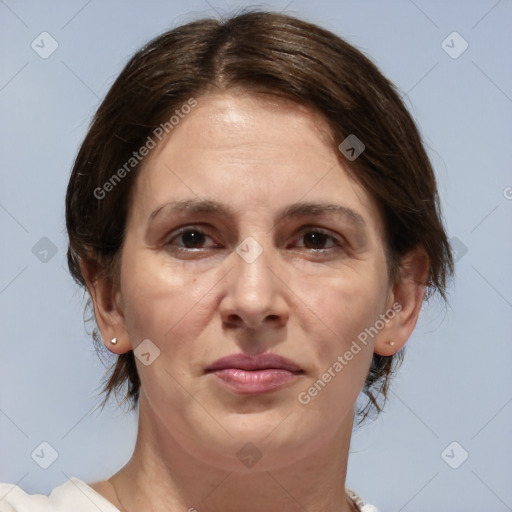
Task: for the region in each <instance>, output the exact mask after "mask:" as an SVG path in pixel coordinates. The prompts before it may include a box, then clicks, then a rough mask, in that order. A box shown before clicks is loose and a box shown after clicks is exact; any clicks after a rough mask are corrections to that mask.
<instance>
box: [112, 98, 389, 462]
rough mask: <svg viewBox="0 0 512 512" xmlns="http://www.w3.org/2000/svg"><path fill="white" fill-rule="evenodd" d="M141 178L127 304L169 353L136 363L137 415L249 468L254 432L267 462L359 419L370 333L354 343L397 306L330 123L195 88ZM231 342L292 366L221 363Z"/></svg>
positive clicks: (373, 216) (265, 102)
mask: <svg viewBox="0 0 512 512" xmlns="http://www.w3.org/2000/svg"><path fill="white" fill-rule="evenodd" d="M334 147H335V146H334ZM135 187H136V188H135V194H134V196H133V197H134V199H133V202H132V204H131V210H130V215H129V218H128V222H127V230H126V236H125V242H124V246H123V250H122V259H121V275H120V288H119V292H118V295H117V300H118V304H119V308H120V310H122V317H123V322H124V325H125V328H126V333H127V337H128V338H129V340H130V343H131V345H132V347H133V348H134V349H135V348H136V347H137V346H138V345H139V344H140V343H141V342H143V340H150V344H148V343H149V342H145V343H146V344H148V345H146V346H147V347H149V350H147V351H146V352H149V353H150V356H146V359H148V357H149V360H150V361H151V360H152V359H153V357H154V356H155V355H156V354H157V353H158V351H159V355H158V357H156V359H154V361H153V362H151V364H143V362H142V361H141V360H139V359H138V358H137V359H136V362H137V368H138V371H139V375H140V378H141V382H142V385H141V395H142V397H141V407H144V410H143V411H142V409H141V414H145V415H147V417H149V418H151V421H152V422H153V424H156V425H158V428H159V430H160V432H161V433H162V436H163V438H167V439H169V442H171V440H172V442H175V443H178V444H179V445H180V446H181V447H183V448H184V449H185V450H187V451H189V452H190V453H193V454H194V455H195V456H197V457H200V458H202V459H203V460H205V461H207V462H209V463H212V464H215V465H217V466H222V467H226V468H233V467H235V466H236V468H237V469H238V470H239V469H240V467H241V465H240V461H239V460H238V457H237V452H238V451H239V450H240V449H241V448H242V447H243V446H244V445H245V444H246V443H248V442H251V443H253V444H254V445H255V446H257V448H258V449H259V450H260V451H261V452H262V453H263V455H265V457H264V459H262V464H265V465H266V467H268V468H272V467H277V466H279V465H284V464H285V461H286V464H289V463H291V462H293V460H295V459H298V458H299V457H304V456H305V455H307V454H314V453H315V452H316V451H317V450H319V449H320V448H321V445H322V444H323V443H324V444H326V443H329V442H331V441H333V440H335V439H336V438H337V436H339V434H340V432H341V431H342V430H343V429H345V430H346V429H347V425H350V428H351V425H352V413H353V407H354V403H355V401H356V399H357V396H358V394H359V392H360V390H361V387H362V386H363V383H364V381H365V378H366V375H367V373H368V369H369V366H370V363H371V358H372V355H373V340H372V338H371V337H369V338H368V339H367V343H366V344H364V343H361V342H358V343H357V347H358V348H359V350H358V351H356V349H355V348H354V341H357V340H358V336H360V334H361V333H362V332H363V331H365V329H367V328H369V327H370V326H374V325H375V323H376V320H378V319H379V315H381V314H383V313H385V312H386V310H387V308H389V306H390V304H389V300H388V292H389V290H390V284H389V282H388V277H387V267H386V259H385V252H384V233H383V225H382V221H381V218H380V216H379V213H378V210H377V208H376V206H375V204H374V203H373V202H372V200H371V199H370V197H369V195H368V194H367V193H366V192H365V190H363V189H362V188H361V186H359V185H358V184H357V183H356V182H355V181H353V180H352V179H351V178H350V177H349V175H348V174H347V172H346V170H345V169H344V167H343V164H342V162H341V160H340V159H339V157H338V155H337V154H336V151H335V149H333V145H332V143H330V142H329V137H328V129H327V126H326V124H325V123H324V121H323V120H322V119H321V118H320V117H319V116H318V115H316V114H314V113H313V112H311V111H309V110H307V109H306V108H305V107H299V106H297V105H295V104H292V103H288V102H284V101H283V100H279V99H275V98H269V97H266V98H263V97H258V96H255V95H249V94H247V93H234V92H233V93H223V94H217V95H209V96H205V97H202V98H198V105H197V106H196V107H195V108H194V109H193V110H192V111H191V112H190V113H189V114H188V115H187V116H186V117H184V118H183V119H181V120H180V122H179V124H178V125H177V126H175V128H174V129H173V131H172V134H171V137H170V138H169V139H168V140H167V141H165V142H164V143H162V145H161V146H160V147H158V148H157V149H155V150H154V152H153V154H151V155H150V156H149V157H148V158H147V159H146V161H145V163H144V168H143V169H142V171H141V172H140V174H139V176H138V177H137V182H136V185H135ZM186 201H187V202H188V203H184V202H186ZM186 205H188V207H187V206H186ZM326 205H331V206H330V207H326ZM380 318H382V317H380ZM360 339H361V337H360V338H359V340H360ZM351 347H352V350H351ZM347 352H351V353H352V357H351V358H350V359H349V358H348V357H345V356H344V355H345V354H346V353H347ZM233 354H244V355H246V356H261V355H262V354H273V355H275V356H281V357H283V358H286V360H288V362H289V363H290V362H291V363H293V365H295V366H294V369H293V371H291V367H288V368H285V366H286V364H285V363H284V362H283V361H282V360H275V359H273V360H266V361H263V362H262V364H261V366H262V367H264V368H267V369H266V370H261V371H256V370H254V369H253V370H247V369H245V370H244V369H243V368H240V366H243V364H244V363H240V361H238V362H236V361H235V362H233V361H232V362H228V363H226V364H224V365H222V364H220V366H222V368H223V370H221V369H220V367H219V368H218V369H217V370H216V371H211V367H212V365H213V364H214V363H215V362H216V361H217V360H219V359H220V358H223V357H225V356H230V355H233ZM255 360H257V357H256V359H249V358H246V360H245V364H247V362H248V361H249V363H250V364H257V363H254V361H255ZM342 361H343V362H342ZM146 362H148V361H146ZM260 362H261V360H260ZM336 363H338V364H336ZM340 367H341V369H340ZM326 373H328V374H329V375H328V376H327V377H326V376H325V374H326ZM322 376H323V377H322ZM329 376H330V378H329ZM319 379H320V380H321V381H322V383H323V385H322V384H319V383H318V381H319ZM315 383H317V384H316V387H315ZM315 390H316V392H315ZM251 449H254V448H249V450H251Z"/></svg>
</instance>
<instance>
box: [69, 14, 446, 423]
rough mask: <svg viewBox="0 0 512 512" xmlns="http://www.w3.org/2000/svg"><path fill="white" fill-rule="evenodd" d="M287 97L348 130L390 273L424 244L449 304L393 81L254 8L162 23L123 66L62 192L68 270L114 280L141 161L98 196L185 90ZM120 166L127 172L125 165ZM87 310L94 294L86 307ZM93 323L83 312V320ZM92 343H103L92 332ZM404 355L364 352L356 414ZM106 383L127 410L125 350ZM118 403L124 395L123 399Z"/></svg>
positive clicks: (429, 191) (353, 164)
mask: <svg viewBox="0 0 512 512" xmlns="http://www.w3.org/2000/svg"><path fill="white" fill-rule="evenodd" d="M235 87H236V88H238V89H242V90H247V91H248V92H256V93H258V92H259V93H266V94H272V95H276V96H280V97H284V98H287V99H290V100H293V101H296V102H298V103H300V104H302V105H306V106H308V107H310V108H312V109H313V110H314V111H316V112H319V113H320V114H322V115H323V118H324V119H325V120H326V121H327V122H328V124H329V126H330V128H331V130H332V137H333V141H335V144H336V145H338V144H340V143H341V142H342V141H343V140H344V139H345V138H346V137H347V136H348V135H350V134H354V135H355V136H356V137H357V138H358V139H359V140H361V141H362V142H363V143H364V144H365V150H364V152H363V153H362V154H361V155H360V156H359V157H358V158H357V159H355V160H353V161H349V159H347V158H346V157H345V156H344V155H342V153H341V152H340V151H338V150H337V149H335V146H333V150H336V151H338V154H339V157H340V158H341V159H342V160H343V162H344V164H345V167H346V168H347V169H348V170H349V172H350V173H351V175H352V176H353V177H354V179H355V180H356V181H357V182H359V183H360V184H361V185H362V186H363V187H364V188H365V189H366V190H367V191H368V193H369V194H370V195H371V196H372V197H373V198H374V200H375V202H376V204H377V205H378V207H379V209H380V211H381V213H382V217H383V220H384V225H385V231H386V233H385V237H386V244H387V246H386V252H387V255H388V268H389V275H390V279H391V280H394V279H396V278H397V277H398V275H399V274H398V272H399V262H400V258H401V256H403V255H405V254H406V253H407V252H408V251H409V250H411V249H413V248H415V247H418V246H420V247H423V248H424V250H425V251H426V253H427V254H428V257H429V260H430V269H429V277H428V282H427V283H425V284H427V286H428V289H427V297H429V296H430V295H431V294H432V293H431V292H435V291H437V292H439V293H440V295H441V296H442V297H443V299H446V295H445V290H446V284H447V279H448V278H449V277H450V276H451V274H452V273H453V259H452V254H451V251H450V246H449V243H448V240H447V237H446V233H445V231H444V228H443V224H442V220H441V214H440V205H439V198H438V194H437V188H436V181H435V176H434V172H433V169H432V166H431V164H430V161H429V159H428V157H427V154H426V152H425V149H424V147H423V145H422V141H421V138H420V135H419V133H418V130H417V128H416V126H415V123H414V121H413V119H412V118H411V116H410V114H409V113H408V111H407V109H406V107H405V106H404V104H403V102H402V100H401V99H400V95H399V93H398V92H397V90H396V87H395V86H394V84H393V83H391V82H390V81H389V80H387V79H386V78H385V77H384V76H383V75H382V74H381V72H380V71H379V70H378V68H377V67H376V66H375V65H374V64H373V63H372V62H371V61H370V60H369V59H368V58H367V57H365V55H363V54H362V53H361V52H360V51H359V50H357V49H355V48H354V47H353V46H351V45H350V44H348V43H347V42H345V41H344V40H343V39H341V38H340V37H338V36H336V35H335V34H333V33H331V32H329V31H327V30H325V29H322V28H320V27H318V26H316V25H313V24H310V23H307V22H305V21H302V20H299V19H297V18H294V17H291V16H287V15H283V14H277V13H269V12H258V11H256V12H255V11H251V12H245V13H242V14H239V15H237V16H234V17H231V18H228V19H226V20H222V21H219V20H215V19H203V20H199V21H195V22H191V23H188V24H186V25H183V26H180V27H178V28H175V29H173V30H170V31H168V32H166V33H164V34H162V35H160V36H158V37H156V38H155V39H153V40H152V41H150V42H149V43H148V44H147V45H145V46H144V47H143V48H141V49H140V50H139V51H138V52H137V53H136V54H135V55H134V56H133V57H132V58H131V59H130V60H129V62H128V63H127V64H126V66H125V67H124V69H123V70H122V72H121V74H120V75H119V77H118V78H117V79H116V81H115V82H114V84H113V85H112V87H111V88H110V90H109V92H108V93H107V95H106V97H105V99H104V101H103V102H102V104H101V106H100V107H99V109H98V111H97V112H96V114H95V116H94V119H93V120H92V123H91V126H90V129H89V131H88V133H87V135H86V137H85V139H84V141H83V143H82V145H81V147H80V150H79V152H78V155H77V158H76V161H75V163H74V167H73V170H72V173H71V177H70V180H69V185H68V189H67V195H66V226H67V230H68V235H69V248H68V253H67V257H68V266H69V269H70V272H71V274H72V276H73V278H74V279H75V280H76V281H77V282H78V283H79V284H80V285H81V286H84V287H85V284H86V283H85V279H84V276H83V275H82V273H81V270H80V264H79V262H80V260H83V261H84V263H86V264H87V265H88V266H89V267H90V268H93V269H96V271H97V272H96V278H98V279H103V278H106V279H111V280H112V282H116V280H117V279H118V271H119V268H118V267H119V256H120V252H121V250H122V243H123V237H124V230H125V224H126V219H127V213H128V208H129V205H130V200H131V199H130V192H131V190H132V189H133V184H134V179H135V177H136V173H137V171H138V169H139V168H140V164H138V165H134V167H133V170H132V171H131V172H129V173H123V179H121V180H119V181H118V182H116V183H115V184H114V185H115V186H112V187H109V193H108V194H102V195H104V197H101V198H98V196H99V195H100V194H99V193H98V192H97V191H98V190H101V189H102V187H103V186H104V184H106V183H107V182H108V181H109V180H111V178H112V176H113V174H114V173H115V172H116V170H118V169H120V168H121V167H122V166H123V165H124V164H126V162H127V161H129V160H130V158H131V157H132V156H133V152H134V151H136V150H137V149H139V148H140V147H142V146H143V145H144V144H145V142H146V141H147V140H148V137H149V136H150V135H151V134H152V133H154V130H155V129H156V128H157V127H158V126H160V125H161V124H162V123H165V122H166V121H168V119H169V117H170V116H171V114H172V113H173V112H175V110H176V109H177V108H179V107H180V106H181V105H184V104H186V103H187V102H188V101H189V100H190V98H191V97H196V98H200V97H201V96H204V95H205V94H208V92H211V91H223V90H229V89H230V88H235ZM125 169H126V167H125ZM90 306H91V299H90V298H89V300H88V301H87V305H86V309H87V307H90ZM91 318H92V316H91ZM93 338H94V340H95V343H96V346H97V348H98V349H100V348H101V350H105V349H104V347H103V345H102V343H101V340H100V337H99V336H98V332H97V329H94V330H93ZM402 358H403V351H400V352H398V353H397V354H395V355H394V356H390V357H385V356H380V355H377V354H374V355H373V360H372V364H371V368H370V371H369V373H368V376H367V379H366V382H365V385H364V388H363V392H364V393H365V394H366V396H367V397H368V399H369V400H368V402H367V404H366V407H365V408H364V409H363V411H362V412H363V419H364V417H366V415H367V414H368V411H369V409H370V408H371V406H373V407H374V408H375V409H376V410H377V412H379V411H380V410H381V404H379V401H378V399H379V397H380V398H381V399H382V398H383V399H384V401H385V398H386V396H387V392H388V387H389V382H390V376H391V375H392V373H393V372H394V371H395V370H396V368H397V367H398V366H399V364H400V362H401V360H402ZM112 367H113V371H112V368H110V371H111V374H110V377H109V378H108V381H107V382H106V384H105V387H104V390H103V391H104V392H105V393H106V396H105V399H104V401H103V404H105V403H106V402H107V400H108V398H109V397H110V395H111V393H112V392H114V393H115V394H116V395H117V391H118V390H120V389H121V388H122V387H123V386H125V385H127V390H126V393H125V399H124V401H126V400H129V401H130V403H131V405H132V408H135V406H136V405H137V402H138V397H139V388H140V380H139V376H138V374H137V369H136V365H135V359H134V355H133V352H132V351H130V352H128V353H125V354H121V355H119V356H118V357H117V359H116V362H115V363H114V364H113V365H112ZM124 401H123V402H124Z"/></svg>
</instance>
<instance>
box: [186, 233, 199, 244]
mask: <svg viewBox="0 0 512 512" xmlns="http://www.w3.org/2000/svg"><path fill="white" fill-rule="evenodd" d="M202 236H203V235H202V234H201V233H199V232H198V231H188V232H187V233H184V234H183V241H184V242H185V245H189V244H190V245H198V244H199V243H201V241H202V238H201V237H202Z"/></svg>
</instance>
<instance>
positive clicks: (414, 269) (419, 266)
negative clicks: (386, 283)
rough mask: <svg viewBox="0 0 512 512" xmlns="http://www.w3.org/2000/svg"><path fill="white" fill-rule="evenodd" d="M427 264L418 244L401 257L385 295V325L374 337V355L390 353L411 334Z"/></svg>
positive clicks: (416, 318) (427, 270)
mask: <svg viewBox="0 0 512 512" xmlns="http://www.w3.org/2000/svg"><path fill="white" fill-rule="evenodd" d="M429 267H430V264H429V258H428V255H427V253H426V252H425V249H423V248H422V247H418V248H415V249H413V250H411V251H410V252H408V253H407V254H406V255H405V256H404V257H403V258H402V259H401V261H400V279H399V281H398V282H396V283H394V284H393V285H392V288H391V291H390V294H389V298H388V304H387V309H386V313H385V314H386V318H387V320H386V321H385V327H384V328H383V329H382V330H381V331H379V333H378V335H377V337H376V340H375V345H374V352H375V353H376V354H378V355H381V356H392V355H393V354H395V353H396V352H398V351H399V350H400V349H401V348H402V347H403V346H404V345H405V343H406V342H407V340H408V339H409V337H410V336H411V334H412V331H413V330H414V327H415V325H416V322H417V320H418V316H419V314H420V310H421V306H422V304H423V300H424V298H425V292H426V288H427V280H428V275H429Z"/></svg>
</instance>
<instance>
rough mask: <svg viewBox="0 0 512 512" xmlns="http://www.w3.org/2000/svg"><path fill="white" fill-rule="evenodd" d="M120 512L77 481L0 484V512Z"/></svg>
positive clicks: (364, 511) (372, 511) (367, 508)
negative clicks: (36, 490)
mask: <svg viewBox="0 0 512 512" xmlns="http://www.w3.org/2000/svg"><path fill="white" fill-rule="evenodd" d="M347 492H348V494H349V496H350V497H351V498H352V499H353V500H354V502H355V503H356V505H357V507H358V508H359V510H360V511H361V512H378V511H377V509H376V508H375V507H374V506H373V505H368V504H367V505H364V504H363V500H362V499H361V498H360V497H359V496H358V495H357V494H356V493H355V492H354V491H351V490H350V489H347ZM70 511H72V512H120V510H119V509H118V508H116V507H114V505H112V503H110V501H108V500H107V499H105V498H104V497H103V496H102V495H101V494H99V493H97V492H96V491H95V490H94V489H93V488H92V487H89V486H88V485H87V484H86V483H85V482H82V480H79V479H78V478H70V479H69V480H67V481H66V482H64V483H63V484H61V485H59V486H58V487H55V489H53V490H52V491H51V493H50V494H49V495H48V496H47V495H45V494H27V493H26V492H25V491H23V489H21V488H20V487H18V486H17V485H14V484H2V483H0V512H70Z"/></svg>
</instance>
